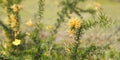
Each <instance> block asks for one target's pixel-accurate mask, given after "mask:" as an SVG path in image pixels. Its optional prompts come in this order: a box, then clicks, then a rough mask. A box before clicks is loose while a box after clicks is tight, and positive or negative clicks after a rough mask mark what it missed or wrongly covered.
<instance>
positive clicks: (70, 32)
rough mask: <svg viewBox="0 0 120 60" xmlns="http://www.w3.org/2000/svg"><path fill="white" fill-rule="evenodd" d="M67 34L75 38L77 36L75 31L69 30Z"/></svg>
mask: <svg viewBox="0 0 120 60" xmlns="http://www.w3.org/2000/svg"><path fill="white" fill-rule="evenodd" d="M67 32H68V33H69V34H70V36H73V35H74V34H75V32H74V30H68V31H67Z"/></svg>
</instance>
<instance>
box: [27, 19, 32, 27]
mask: <svg viewBox="0 0 120 60" xmlns="http://www.w3.org/2000/svg"><path fill="white" fill-rule="evenodd" d="M26 25H28V26H30V27H31V26H33V23H32V21H31V19H30V20H29V21H27V22H26Z"/></svg>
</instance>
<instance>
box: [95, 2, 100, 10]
mask: <svg viewBox="0 0 120 60" xmlns="http://www.w3.org/2000/svg"><path fill="white" fill-rule="evenodd" d="M94 6H95V7H94V9H95V10H98V9H100V7H101V4H100V3H98V2H94Z"/></svg>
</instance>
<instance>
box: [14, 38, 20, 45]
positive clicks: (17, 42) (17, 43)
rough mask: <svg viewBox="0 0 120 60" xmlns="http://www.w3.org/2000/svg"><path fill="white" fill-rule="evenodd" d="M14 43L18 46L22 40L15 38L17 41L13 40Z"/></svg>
mask: <svg viewBox="0 0 120 60" xmlns="http://www.w3.org/2000/svg"><path fill="white" fill-rule="evenodd" d="M12 43H13V45H15V46H18V45H20V43H21V40H19V39H15V41H13V42H12Z"/></svg>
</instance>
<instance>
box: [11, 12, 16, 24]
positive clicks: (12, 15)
mask: <svg viewBox="0 0 120 60" xmlns="http://www.w3.org/2000/svg"><path fill="white" fill-rule="evenodd" d="M10 19H11V20H13V21H15V22H16V18H15V15H14V14H11V15H10Z"/></svg>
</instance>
